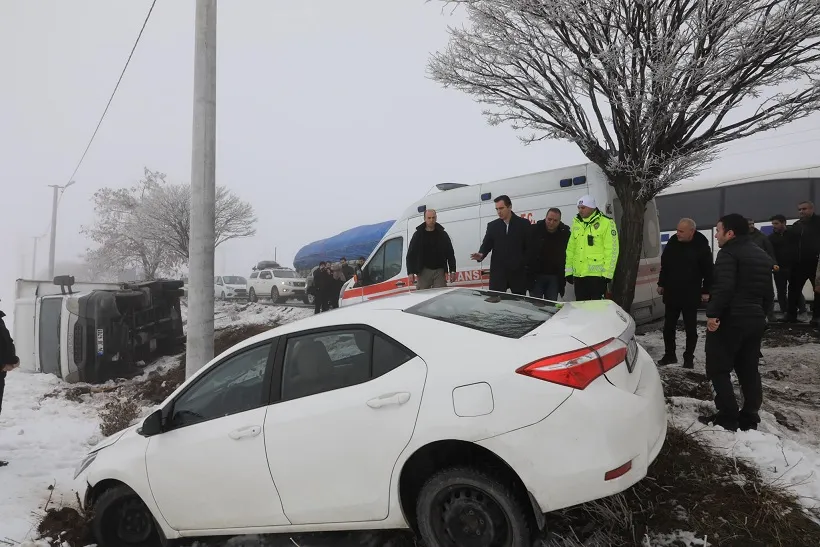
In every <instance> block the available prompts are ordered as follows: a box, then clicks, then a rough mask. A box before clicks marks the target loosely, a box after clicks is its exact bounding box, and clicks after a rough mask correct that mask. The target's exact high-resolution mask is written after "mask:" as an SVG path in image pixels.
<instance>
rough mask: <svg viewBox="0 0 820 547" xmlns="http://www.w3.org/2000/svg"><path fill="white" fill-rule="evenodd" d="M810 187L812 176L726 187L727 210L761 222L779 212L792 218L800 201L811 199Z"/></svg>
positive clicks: (795, 214)
mask: <svg viewBox="0 0 820 547" xmlns="http://www.w3.org/2000/svg"><path fill="white" fill-rule="evenodd" d="M810 190H811V186H810V185H809V180H808V179H783V180H778V181H761V182H750V183H747V184H738V185H732V186H726V187H725V189H724V192H726V193H725V196H726V213H740V214H741V215H743V216H745V217H747V218H752V219H754V220H755V221H757V222H763V221H766V220H769V218H771V216H772V215H777V214H781V215H785V216H786V218H791V217H794V216H797V204H798V203H800V202H801V201H803V200H805V199H809V192H810ZM724 214H725V213H724ZM698 225H700V223H698Z"/></svg>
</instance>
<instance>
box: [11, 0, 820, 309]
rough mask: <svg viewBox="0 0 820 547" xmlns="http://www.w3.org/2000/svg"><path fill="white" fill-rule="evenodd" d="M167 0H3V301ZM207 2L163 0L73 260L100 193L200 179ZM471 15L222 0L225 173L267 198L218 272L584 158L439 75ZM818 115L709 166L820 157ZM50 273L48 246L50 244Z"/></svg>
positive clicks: (121, 98) (220, 99)
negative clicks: (520, 134)
mask: <svg viewBox="0 0 820 547" xmlns="http://www.w3.org/2000/svg"><path fill="white" fill-rule="evenodd" d="M150 3H151V2H150V0H128V1H127V2H125V1H122V2H111V1H110V0H108V1H106V0H72V1H71V2H60V1H57V0H48V1H47V0H2V1H0V75H2V76H1V77H2V85H0V185H2V187H1V189H2V194H0V196H1V197H0V203H2V215H3V230H2V235H0V237H2V243H3V245H2V249H3V255H2V259H0V298H2V303H0V308H2V309H3V310H4V311H6V313H8V314H10V313H11V312H12V311H13V309H12V308H13V284H14V279H16V278H18V277H20V276H23V275H24V276H25V277H30V269H31V252H32V236H35V235H42V234H43V233H44V232H45V230H46V229H47V227H48V225H49V221H50V214H51V189H50V188H48V185H49V184H65V183H66V182H67V181H68V177H69V176H70V175H71V173H72V171H73V170H74V167H75V165H76V164H77V162H78V161H79V159H80V156H81V154H82V152H83V150H84V148H85V146H86V144H87V142H88V139H89V138H90V136H91V134H92V132H93V130H94V127H95V125H96V123H97V121H98V119H99V116H100V115H101V114H102V111H103V108H104V107H105V103H106V102H107V100H108V97H109V96H110V93H111V91H112V90H113V87H114V84H115V82H116V79H117V77H118V76H119V73H120V71H121V69H122V66H123V64H124V62H125V59H126V57H127V55H128V52H129V51H130V48H131V46H132V44H133V41H134V39H135V38H136V36H137V33H138V31H139V28H140V26H141V25H142V22H143V19H144V17H145V14H146V13H147V11H148V8H149V6H150ZM193 21H194V2H193V1H192V0H184V1H183V0H173V1H172V0H160V1H159V2H158V3H157V6H156V8H155V9H154V13H153V14H152V16H151V19H150V21H149V23H148V26H147V28H146V30H145V33H144V34H143V37H142V40H141V42H140V44H139V47H138V48H137V51H136V53H135V55H134V58H133V59H132V61H131V65H130V67H129V69H128V72H127V73H126V75H125V78H124V80H123V82H122V84H121V85H120V89H119V91H118V93H117V96H116V97H115V99H114V102H113V104H112V106H111V108H110V110H109V112H108V115H107V117H106V119H105V121H104V122H103V125H102V128H101V130H100V132H99V133H98V135H97V138H96V140H95V142H94V143H93V145H92V147H91V150H90V152H89V153H88V156H87V157H86V159H85V162H84V163H83V165H82V166H81V168H80V170H79V172H78V173H77V175H76V176H75V180H76V184H75V185H74V186H72V187H71V188H69V189H68V190H67V191H66V193H65V195H64V197H63V199H62V201H61V204H60V208H59V218H58V239H57V253H56V255H57V261H58V262H59V261H61V260H71V259H73V258H75V257H76V256H77V255H79V254H81V253H83V251H84V250H85V249H86V248H87V247H88V245H89V243H88V242H87V241H86V240H85V238H84V236H82V235H81V234H79V230H80V226H81V225H83V224H90V223H91V222H92V221H93V218H94V216H93V209H92V205H91V203H90V199H91V196H92V195H93V193H94V191H95V190H97V189H99V188H101V187H104V186H113V187H124V186H130V185H132V184H134V183H135V182H136V181H137V180H138V179H139V178H140V177H141V176H142V172H143V167H144V166H146V167H148V168H150V169H152V170H158V171H162V172H164V173H167V175H168V180H169V181H172V182H185V183H187V182H189V180H190V170H191V150H190V143H191V116H192V85H193V83H192V80H193V46H194V38H193ZM460 22H461V18H460V17H459V16H458V14H456V15H455V16H452V15H450V12H449V10H448V11H445V12H442V10H441V4H437V3H425V2H424V0H401V1H386V0H347V1H345V2H340V1H331V0H299V1H287V2H286V1H283V0H243V1H239V0H234V1H231V2H227V1H223V2H220V3H219V12H218V31H217V33H218V38H217V49H218V66H217V78H218V84H217V184H220V185H225V186H227V187H229V188H230V189H231V190H233V191H234V192H235V193H236V194H238V195H239V196H240V197H242V198H243V199H245V200H248V201H250V202H251V203H252V204H253V205H254V207H255V209H256V213H257V216H258V218H259V222H258V225H257V236H256V237H254V238H252V239H247V240H238V241H231V242H228V243H226V244H225V245H224V246H222V247H220V249H219V250H218V251H217V257H216V272H217V274H234V275H247V274H248V273H249V270H250V267H251V265H252V264H254V263H256V262H257V261H258V260H262V259H270V258H273V254H274V247H276V250H277V257H278V259H279V261H280V262H282V263H285V264H288V265H290V264H291V263H292V260H293V256H294V255H295V253H296V251H297V250H298V249H299V248H300V247H302V246H303V245H305V244H307V243H309V242H311V241H315V240H317V239H322V238H325V237H328V236H331V235H333V234H335V233H337V232H339V231H342V230H345V229H347V228H351V227H353V226H358V225H361V224H367V223H374V222H380V221H384V220H389V219H394V218H396V215H397V214H399V213H400V212H401V211H402V210H403V209H404V208H405V206H406V205H407V204H408V203H409V202H411V201H413V200H415V199H417V198H418V197H420V196H421V195H423V194H425V193H426V192H427V191H428V190H430V188H431V187H432V186H433V185H435V184H436V183H439V182H463V183H478V182H484V181H489V180H493V179H497V178H503V177H508V176H513V175H517V174H523V173H527V172H532V171H537V170H543V169H550V168H555V167H560V166H563V165H570V164H573V163H581V162H584V161H585V159H584V158H583V156H582V155H581V154H580V152H579V151H578V150H577V148H576V147H575V146H574V145H571V144H568V143H563V142H556V141H548V142H543V143H538V144H534V145H531V146H529V147H524V146H523V145H522V144H521V143H520V142H519V141H518V139H517V138H516V134H515V133H514V132H513V131H512V129H510V128H509V127H506V126H503V127H490V126H489V125H487V124H486V122H485V120H484V119H483V118H482V116H481V114H480V113H481V109H482V108H481V106H480V105H477V104H476V103H474V102H473V101H472V99H471V98H470V97H468V96H466V95H462V94H460V93H459V92H457V91H452V90H444V89H441V88H440V86H439V85H438V84H436V83H435V82H433V81H431V80H429V79H428V78H427V77H426V75H425V64H426V62H427V59H428V56H429V54H430V53H431V52H433V51H435V50H437V49H440V48H442V47H444V45H445V44H446V40H447V34H446V27H447V25H448V24H460ZM817 121H818V117H817V116H815V117H813V118H810V119H804V120H801V121H799V122H797V123H795V124H793V125H791V126H788V127H785V128H783V129H781V130H779V131H778V132H777V133H767V134H766V135H763V136H757V137H753V138H751V139H749V140H748V141H744V142H741V143H737V144H734V145H732V146H731V147H730V148H729V150H728V151H727V153H726V155H725V157H724V158H723V159H722V160H721V161H720V162H718V163H716V164H714V165H713V167H712V168H711V169H710V170H709V172H708V173H707V174H705V175H704V177H707V176H708V177H713V176H716V175H721V176H722V175H723V174H728V173H738V172H745V171H758V170H768V169H774V168H779V167H789V166H798V165H805V164H808V163H810V162H812V161H815V162H817V163H820V162H818V161H817V160H816V153H815V151H816V148H817V141H818V140H820V131H814V130H815V129H818V128H820V124H818V123H817ZM37 260H38V270H40V269H42V268H44V267H45V266H46V264H47V260H48V236H47V235H46V237H43V238H42V239H41V240H40V241H39V246H38V256H37Z"/></svg>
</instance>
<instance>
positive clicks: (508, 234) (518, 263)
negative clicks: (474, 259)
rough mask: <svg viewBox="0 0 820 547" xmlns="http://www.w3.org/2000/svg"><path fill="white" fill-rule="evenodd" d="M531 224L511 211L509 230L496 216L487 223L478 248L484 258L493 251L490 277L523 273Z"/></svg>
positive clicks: (504, 277) (500, 277)
mask: <svg viewBox="0 0 820 547" xmlns="http://www.w3.org/2000/svg"><path fill="white" fill-rule="evenodd" d="M531 227H532V224H531V223H530V221H529V220H527V219H525V218H521V217H520V216H518V215H517V214H515V213H513V214H512V216H511V217H510V226H509V231H507V225H506V224H505V223H504V221H503V220H501V219H500V218H497V219H495V220H493V221H492V222H490V223H488V224H487V232H486V233H485V234H484V241H482V242H481V248H480V249H479V250H478V252H479V253H481V254H482V255H483V256H484V257H485V258H486V257H487V255H488V254H490V253H493V256H492V259H491V261H490V278H491V279H492V278H493V277H495V279H496V281H501V280H502V279H506V278H507V276H508V274H518V273H523V271H524V269H525V267H526V265H527V247H528V245H529V239H530V229H531Z"/></svg>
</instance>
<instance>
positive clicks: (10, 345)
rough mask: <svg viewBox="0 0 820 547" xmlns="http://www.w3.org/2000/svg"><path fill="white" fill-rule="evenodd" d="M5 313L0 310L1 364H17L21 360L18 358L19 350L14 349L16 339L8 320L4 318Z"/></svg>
mask: <svg viewBox="0 0 820 547" xmlns="http://www.w3.org/2000/svg"><path fill="white" fill-rule="evenodd" d="M5 316H6V314H5V313H3V312H2V311H0V366H2V365H16V364H17V363H19V362H20V359H18V358H17V351H16V350H15V349H14V340H12V339H11V333H10V332H9V329H7V328H6V322H5V321H3V318H4V317H5Z"/></svg>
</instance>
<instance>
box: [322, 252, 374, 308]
mask: <svg viewBox="0 0 820 547" xmlns="http://www.w3.org/2000/svg"><path fill="white" fill-rule="evenodd" d="M363 264H364V257H359V259H358V260H356V261H355V262H354V263H353V265H350V264H348V263H347V259H346V258H345V257H342V258H341V259H339V261H338V262H327V261H324V260H323V261H322V262H320V263H319V266H317V267H316V269H315V270H313V285H312V286H311V287H309V288H308V290H309V291H310V293H311V294H312V295H313V313H314V314H317V313H321V312H323V311H328V310H330V309H336V308H338V307H339V293H340V291H341V290H342V286H343V285H344V284H345V282H346V281H347V280H348V279H350V278H351V277H353V276H354V275H355V274H356V273H357V271H358V270H359V269H360V268H361V267H362V265H363ZM354 266H355V267H354Z"/></svg>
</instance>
